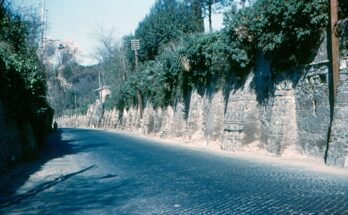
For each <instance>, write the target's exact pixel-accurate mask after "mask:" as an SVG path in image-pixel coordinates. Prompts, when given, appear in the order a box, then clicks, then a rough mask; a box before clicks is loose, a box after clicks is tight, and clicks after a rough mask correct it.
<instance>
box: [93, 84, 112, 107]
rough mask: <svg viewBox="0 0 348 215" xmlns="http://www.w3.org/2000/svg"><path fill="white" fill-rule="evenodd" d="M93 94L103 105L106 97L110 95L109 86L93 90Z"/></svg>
mask: <svg viewBox="0 0 348 215" xmlns="http://www.w3.org/2000/svg"><path fill="white" fill-rule="evenodd" d="M93 91H94V92H96V93H97V95H98V96H99V99H100V101H101V103H102V104H103V103H104V102H105V99H106V97H107V96H108V95H110V93H111V88H110V86H106V85H105V86H101V87H99V88H98V89H95V90H93Z"/></svg>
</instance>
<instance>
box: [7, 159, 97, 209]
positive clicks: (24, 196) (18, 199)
mask: <svg viewBox="0 0 348 215" xmlns="http://www.w3.org/2000/svg"><path fill="white" fill-rule="evenodd" d="M94 167H95V165H93V166H90V167H87V168H85V169H82V170H80V171H77V172H73V173H69V174H66V175H61V176H59V177H57V178H55V179H53V180H52V181H48V182H45V183H43V184H40V185H39V186H37V187H35V188H33V189H31V190H29V191H28V192H26V193H23V194H19V195H15V196H12V197H10V198H9V199H8V200H7V201H5V202H3V203H0V208H5V207H8V206H11V205H14V204H20V203H21V201H23V200H25V199H28V198H30V197H33V196H35V195H36V194H38V193H40V192H42V191H44V190H47V189H49V188H50V187H53V186H54V185H56V184H59V183H61V182H63V181H65V180H67V179H69V178H71V177H73V176H75V175H78V174H81V173H83V172H86V171H87V170H89V169H92V168H94Z"/></svg>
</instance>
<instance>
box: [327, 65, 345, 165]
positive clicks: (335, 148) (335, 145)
mask: <svg viewBox="0 0 348 215" xmlns="http://www.w3.org/2000/svg"><path fill="white" fill-rule="evenodd" d="M327 163H328V164H329V165H335V166H339V167H348V59H343V60H342V61H341V68H340V83H339V85H338V88H337V96H336V100H335V109H334V116H333V122H332V127H331V136H330V143H329V148H328V154H327Z"/></svg>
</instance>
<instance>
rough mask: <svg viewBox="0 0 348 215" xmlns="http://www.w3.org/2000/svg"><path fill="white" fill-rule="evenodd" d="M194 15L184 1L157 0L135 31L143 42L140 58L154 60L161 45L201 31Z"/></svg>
mask: <svg viewBox="0 0 348 215" xmlns="http://www.w3.org/2000/svg"><path fill="white" fill-rule="evenodd" d="M192 17H193V14H192V10H191V8H190V7H187V6H186V5H185V4H184V3H183V2H179V1H176V0H175V1H173V0H157V1H156V3H155V5H154V6H153V8H152V9H151V11H150V14H149V15H147V16H146V18H145V19H144V20H143V21H142V22H140V23H139V26H138V28H137V29H136V31H135V37H136V38H138V39H140V44H141V50H140V52H139V54H140V59H141V60H142V61H144V60H154V59H155V57H156V56H157V55H158V53H159V49H160V47H161V46H163V45H165V44H168V43H171V42H175V41H178V40H179V39H180V38H181V37H182V36H183V35H185V34H189V33H193V32H196V31H200V29H197V28H198V27H197V24H196V23H195V22H194V20H193V19H192Z"/></svg>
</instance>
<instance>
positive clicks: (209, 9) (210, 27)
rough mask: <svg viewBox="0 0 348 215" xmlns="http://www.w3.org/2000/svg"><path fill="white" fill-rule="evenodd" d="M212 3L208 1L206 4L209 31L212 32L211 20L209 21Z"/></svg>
mask: <svg viewBox="0 0 348 215" xmlns="http://www.w3.org/2000/svg"><path fill="white" fill-rule="evenodd" d="M212 4H213V3H212V2H211V1H209V3H208V19H209V31H210V32H213V24H212V20H211V16H212Z"/></svg>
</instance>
